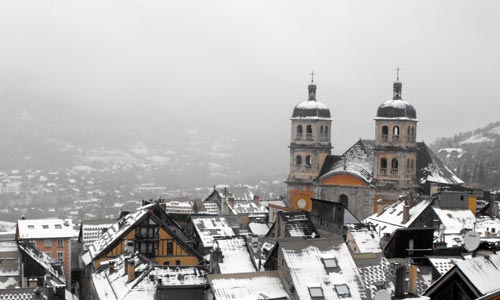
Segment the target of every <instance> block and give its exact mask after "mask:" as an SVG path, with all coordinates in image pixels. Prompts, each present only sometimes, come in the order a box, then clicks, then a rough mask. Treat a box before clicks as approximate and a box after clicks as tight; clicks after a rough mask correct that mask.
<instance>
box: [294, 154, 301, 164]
mask: <svg viewBox="0 0 500 300" xmlns="http://www.w3.org/2000/svg"><path fill="white" fill-rule="evenodd" d="M295 164H296V165H297V166H300V165H301V164H302V156H300V155H297V156H295Z"/></svg>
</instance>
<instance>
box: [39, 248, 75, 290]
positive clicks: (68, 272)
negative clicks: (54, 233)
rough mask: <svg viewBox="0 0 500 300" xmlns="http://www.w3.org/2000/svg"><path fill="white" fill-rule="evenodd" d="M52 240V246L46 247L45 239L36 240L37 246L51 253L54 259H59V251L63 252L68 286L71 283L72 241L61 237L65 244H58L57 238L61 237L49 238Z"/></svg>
mask: <svg viewBox="0 0 500 300" xmlns="http://www.w3.org/2000/svg"><path fill="white" fill-rule="evenodd" d="M47 240H50V241H51V246H50V247H45V240H36V242H35V247H36V248H37V249H38V250H40V251H42V252H44V253H46V254H49V253H50V257H51V258H52V260H57V253H58V252H63V253H64V254H63V269H64V277H65V278H66V283H67V284H68V286H69V285H70V284H71V269H70V267H71V257H70V254H71V248H70V247H71V241H70V240H69V239H61V240H62V241H63V246H62V247H58V246H57V240H59V239H47Z"/></svg>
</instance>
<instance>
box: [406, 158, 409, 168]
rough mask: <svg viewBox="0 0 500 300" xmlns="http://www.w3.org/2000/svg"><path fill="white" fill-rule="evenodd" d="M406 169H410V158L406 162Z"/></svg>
mask: <svg viewBox="0 0 500 300" xmlns="http://www.w3.org/2000/svg"><path fill="white" fill-rule="evenodd" d="M406 169H407V170H409V169H410V159H409V158H408V159H407V160H406Z"/></svg>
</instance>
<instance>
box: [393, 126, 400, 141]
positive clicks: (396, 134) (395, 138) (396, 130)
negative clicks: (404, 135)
mask: <svg viewBox="0 0 500 300" xmlns="http://www.w3.org/2000/svg"><path fill="white" fill-rule="evenodd" d="M392 141H393V142H397V141H399V127H398V126H394V127H393V128H392Z"/></svg>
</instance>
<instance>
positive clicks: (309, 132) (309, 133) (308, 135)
mask: <svg viewBox="0 0 500 300" xmlns="http://www.w3.org/2000/svg"><path fill="white" fill-rule="evenodd" d="M312 134H313V131H312V127H311V125H307V127H306V140H308V141H310V140H312Z"/></svg>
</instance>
